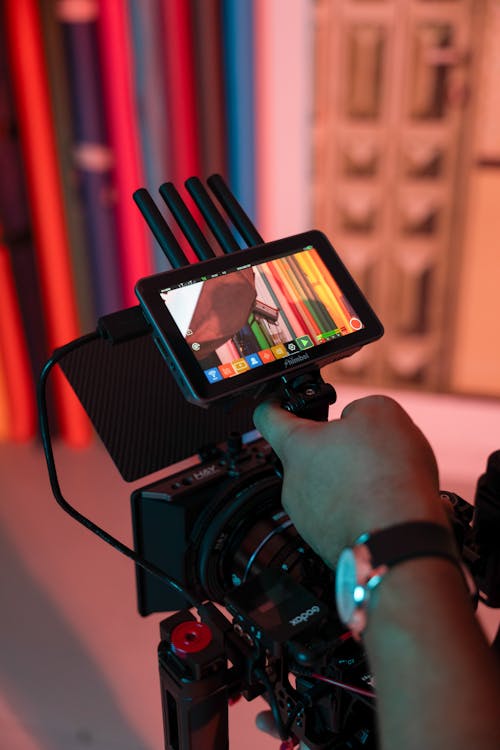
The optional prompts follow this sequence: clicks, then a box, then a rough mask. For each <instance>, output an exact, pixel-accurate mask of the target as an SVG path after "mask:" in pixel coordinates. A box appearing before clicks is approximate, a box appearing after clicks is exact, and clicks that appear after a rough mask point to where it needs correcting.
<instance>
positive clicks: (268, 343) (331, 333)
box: [160, 246, 364, 383]
mask: <svg viewBox="0 0 500 750" xmlns="http://www.w3.org/2000/svg"><path fill="white" fill-rule="evenodd" d="M160 296H161V298H162V300H163V302H164V304H165V305H166V307H167V309H168V310H169V312H170V314H171V316H172V318H173V319H174V321H175V323H176V326H177V328H178V329H179V332H180V334H181V335H182V336H183V338H184V340H185V342H186V344H187V346H188V347H189V348H190V350H191V352H192V353H193V355H194V357H195V358H196V360H197V362H198V364H199V367H200V368H201V370H202V371H203V373H204V375H205V377H206V379H207V381H208V382H209V383H217V382H219V381H221V380H224V379H228V378H235V377H238V376H239V375H241V374H243V373H246V372H248V371H250V370H253V369H255V368H259V367H264V368H265V367H266V365H268V364H270V363H272V362H275V361H276V360H278V359H282V358H285V357H290V356H294V359H295V358H296V357H297V356H299V357H300V354H301V352H304V350H306V349H311V348H313V347H318V346H322V345H323V344H324V343H326V342H328V341H331V340H332V339H335V338H339V337H342V336H348V335H349V334H350V333H354V332H356V331H359V330H361V329H362V328H363V327H364V324H363V322H362V320H361V319H360V317H359V316H358V314H357V312H356V311H355V310H354V309H353V307H352V306H351V304H350V303H349V300H347V299H346V297H345V295H344V294H343V293H342V290H341V289H340V288H339V286H338V285H337V283H336V281H335V280H334V279H333V277H332V275H331V273H330V271H329V270H328V269H327V267H326V266H325V264H324V262H323V260H322V258H321V257H320V255H319V253H318V252H317V251H316V250H315V248H314V247H313V246H307V247H305V248H304V249H301V250H299V251H294V252H289V253H287V254H285V255H282V257H279V258H274V259H272V260H269V261H266V262H261V263H258V264H256V265H253V266H251V265H250V264H247V265H242V266H240V267H238V268H237V269H234V270H231V271H220V272H218V273H214V274H210V276H201V277H199V278H194V279H192V280H190V281H187V282H184V283H182V284H181V285H178V286H176V287H172V288H169V287H167V288H164V289H162V290H161V291H160ZM304 359H305V357H304Z"/></svg>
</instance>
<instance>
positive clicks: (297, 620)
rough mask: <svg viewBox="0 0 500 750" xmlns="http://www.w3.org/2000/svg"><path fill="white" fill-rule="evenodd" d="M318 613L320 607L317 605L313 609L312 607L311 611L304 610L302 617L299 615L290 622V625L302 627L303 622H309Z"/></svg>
mask: <svg viewBox="0 0 500 750" xmlns="http://www.w3.org/2000/svg"><path fill="white" fill-rule="evenodd" d="M318 612H319V607H318V605H317V604H315V605H314V606H313V607H310V608H309V609H306V610H304V612H301V613H300V615H297V617H294V618H293V620H289V622H290V625H293V626H294V627H295V626H296V625H300V623H301V622H307V621H308V619H309V618H310V617H312V616H313V615H316V614H318Z"/></svg>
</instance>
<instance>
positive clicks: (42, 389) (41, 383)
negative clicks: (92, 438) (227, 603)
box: [37, 332, 201, 610]
mask: <svg viewBox="0 0 500 750" xmlns="http://www.w3.org/2000/svg"><path fill="white" fill-rule="evenodd" d="M99 338H101V337H100V335H99V333H97V332H94V333H89V334H87V335H86V336H82V337H81V338H79V339H76V340H75V341H71V342H70V343H69V344H66V345H65V346H62V347H60V348H59V349H56V350H55V351H54V353H53V354H52V357H51V358H50V359H49V360H48V361H47V362H46V363H45V365H44V367H43V369H42V372H41V374H40V378H39V380H38V383H37V402H38V415H39V420H40V436H41V438H42V445H43V450H44V453H45V460H46V463H47V469H48V473H49V480H50V486H51V487H52V493H53V495H54V498H55V499H56V502H57V503H58V504H59V505H60V506H61V508H62V509H63V510H64V511H65V512H66V513H68V514H69V515H70V516H71V517H72V518H74V519H75V521H78V523H81V524H82V525H83V526H85V527H86V528H87V529H89V531H92V532H93V533H94V534H96V535H97V536H98V537H100V538H101V539H103V541H105V542H107V543H108V544H110V545H111V546H112V547H114V549H116V550H118V552H121V553H122V554H123V555H125V556H126V557H128V558H130V559H131V560H133V561H134V562H135V564H136V565H139V566H140V567H141V568H143V569H144V570H145V571H147V572H148V573H151V574H152V575H154V576H156V577H157V578H160V580H162V581H163V583H166V584H167V585H168V586H170V587H171V588H173V589H174V591H177V592H178V593H179V594H181V595H182V596H183V597H184V598H185V599H186V600H187V601H188V602H189V604H190V606H191V607H195V608H196V609H197V610H198V608H199V607H200V606H201V602H199V601H197V600H196V599H194V597H192V596H191V594H189V593H188V592H187V591H186V590H185V589H184V588H183V587H182V586H181V584H180V583H178V582H177V581H176V580H175V579H173V578H171V577H170V576H169V575H167V574H166V573H165V572H164V571H163V570H161V569H160V568H158V567H157V566H156V565H154V564H153V563H150V562H147V561H146V560H144V559H143V558H142V557H140V556H139V555H138V554H137V553H136V552H135V551H134V550H132V549H130V548H129V547H127V546H126V545H125V544H123V542H120V541H119V540H118V539H115V537H113V536H112V535H111V534H108V532H107V531H105V530H104V529H102V528H101V527H100V526H98V525H97V524H95V523H94V522H93V521H91V520H90V519H89V518H87V517H86V516H84V515H83V514H82V513H80V512H79V511H77V510H76V508H73V506H72V505H70V504H69V503H68V501H67V500H66V498H65V497H64V496H63V494H62V491H61V486H60V484H59V479H58V476H57V470H56V464H55V459H54V452H53V450H52V440H51V437H50V426H49V417H48V412H47V397H46V390H47V388H46V387H47V379H48V376H49V374H50V372H51V370H52V368H53V367H54V366H55V365H56V364H58V362H59V361H60V360H61V359H62V358H63V357H64V356H65V355H66V354H69V353H70V352H72V351H74V350H75V349H78V348H80V347H81V346H83V345H84V344H86V343H88V342H90V341H95V340H96V339H99Z"/></svg>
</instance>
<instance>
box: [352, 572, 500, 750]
mask: <svg viewBox="0 0 500 750" xmlns="http://www.w3.org/2000/svg"><path fill="white" fill-rule="evenodd" d="M365 645H366V650H367V655H368V658H369V661H370V664H371V667H372V669H373V672H374V674H375V680H376V690H377V696H378V701H377V715H378V721H379V736H380V740H381V748H382V750H401V748H404V749H405V750H421V748H424V747H425V748H426V750H434V749H435V750H470V748H471V747H474V748H476V747H477V748H479V747H480V748H481V750H498V748H499V747H500V719H499V715H500V683H499V674H498V671H497V664H496V660H495V657H494V656H493V655H492V654H491V652H490V651H489V648H488V645H487V643H486V641H485V639H484V636H483V634H482V632H481V630H480V628H479V626H478V624H477V622H476V619H475V615H474V612H473V609H472V607H471V605H470V604H469V602H468V595H467V592H466V590H465V585H464V582H463V580H462V578H461V574H460V572H459V570H458V568H456V567H455V566H454V565H452V564H450V563H449V562H448V561H446V560H441V559H437V558H436V559H425V560H423V559H420V560H411V561H408V562H406V563H403V564H400V565H398V566H395V567H394V568H393V569H392V570H390V571H389V573H388V574H387V575H386V577H385V578H384V580H383V581H382V583H381V584H380V587H379V589H378V590H377V592H376V596H375V598H374V602H373V606H371V607H370V613H369V618H368V627H367V629H366V634H365Z"/></svg>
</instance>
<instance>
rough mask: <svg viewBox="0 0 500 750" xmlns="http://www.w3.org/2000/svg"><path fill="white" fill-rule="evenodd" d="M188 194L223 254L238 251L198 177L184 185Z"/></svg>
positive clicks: (232, 237) (236, 243)
mask: <svg viewBox="0 0 500 750" xmlns="http://www.w3.org/2000/svg"><path fill="white" fill-rule="evenodd" d="M184 185H185V186H186V188H187V190H188V192H189V194H190V195H191V197H192V198H193V200H194V202H195V203H196V205H197V206H198V208H199V209H200V211H201V214H202V216H203V218H204V219H205V221H206V222H207V224H208V226H209V228H210V230H211V232H212V234H213V235H214V237H215V239H216V240H217V242H218V243H219V245H220V246H221V248H222V249H223V251H224V252H225V253H234V251H235V250H240V246H239V245H238V242H237V241H236V238H235V237H234V235H233V234H232V233H231V231H230V229H229V227H228V225H227V223H226V220H225V219H224V217H223V215H222V214H221V213H220V211H219V209H218V208H217V206H216V205H215V203H214V202H213V200H212V198H211V197H210V195H209V194H208V192H207V190H206V188H205V186H204V185H203V183H202V182H201V180H200V179H199V177H190V178H189V179H188V180H186V182H185V183H184Z"/></svg>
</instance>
